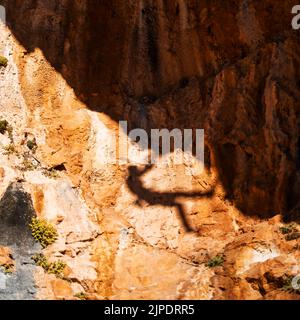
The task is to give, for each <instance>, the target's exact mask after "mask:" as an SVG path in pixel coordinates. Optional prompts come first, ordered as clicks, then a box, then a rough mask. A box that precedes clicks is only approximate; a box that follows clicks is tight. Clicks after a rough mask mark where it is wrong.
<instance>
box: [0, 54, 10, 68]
mask: <svg viewBox="0 0 300 320" xmlns="http://www.w3.org/2000/svg"><path fill="white" fill-rule="evenodd" d="M7 64H8V60H7V58H5V57H3V56H0V67H4V68H5V67H7Z"/></svg>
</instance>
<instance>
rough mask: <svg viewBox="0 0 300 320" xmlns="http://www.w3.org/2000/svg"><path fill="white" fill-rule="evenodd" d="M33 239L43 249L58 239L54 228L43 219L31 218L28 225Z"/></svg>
mask: <svg viewBox="0 0 300 320" xmlns="http://www.w3.org/2000/svg"><path fill="white" fill-rule="evenodd" d="M30 228H31V232H32V236H33V238H34V239H35V240H36V241H38V242H39V243H40V244H41V245H42V247H43V248H46V247H48V246H50V245H51V244H53V243H54V242H55V241H56V240H57V237H58V234H57V231H56V229H55V227H54V226H53V225H52V224H50V223H49V222H47V221H46V220H44V219H39V218H33V219H32V221H31V224H30Z"/></svg>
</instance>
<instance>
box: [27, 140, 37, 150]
mask: <svg viewBox="0 0 300 320" xmlns="http://www.w3.org/2000/svg"><path fill="white" fill-rule="evenodd" d="M27 148H28V149H29V150H31V151H36V149H37V144H36V141H35V139H34V140H28V141H27Z"/></svg>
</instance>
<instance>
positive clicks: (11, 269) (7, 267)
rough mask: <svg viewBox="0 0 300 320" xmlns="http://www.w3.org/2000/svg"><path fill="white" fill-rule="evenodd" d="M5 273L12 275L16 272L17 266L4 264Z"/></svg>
mask: <svg viewBox="0 0 300 320" xmlns="http://www.w3.org/2000/svg"><path fill="white" fill-rule="evenodd" d="M2 268H3V271H4V273H6V274H10V273H13V272H14V271H15V266H14V265H13V264H4V265H3V266H2Z"/></svg>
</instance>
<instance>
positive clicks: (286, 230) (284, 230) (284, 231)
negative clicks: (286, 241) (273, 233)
mask: <svg viewBox="0 0 300 320" xmlns="http://www.w3.org/2000/svg"><path fill="white" fill-rule="evenodd" d="M279 231H280V232H281V233H282V234H289V233H292V232H295V231H297V228H296V226H295V224H294V223H290V224H288V225H285V226H282V227H280V228H279Z"/></svg>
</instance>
